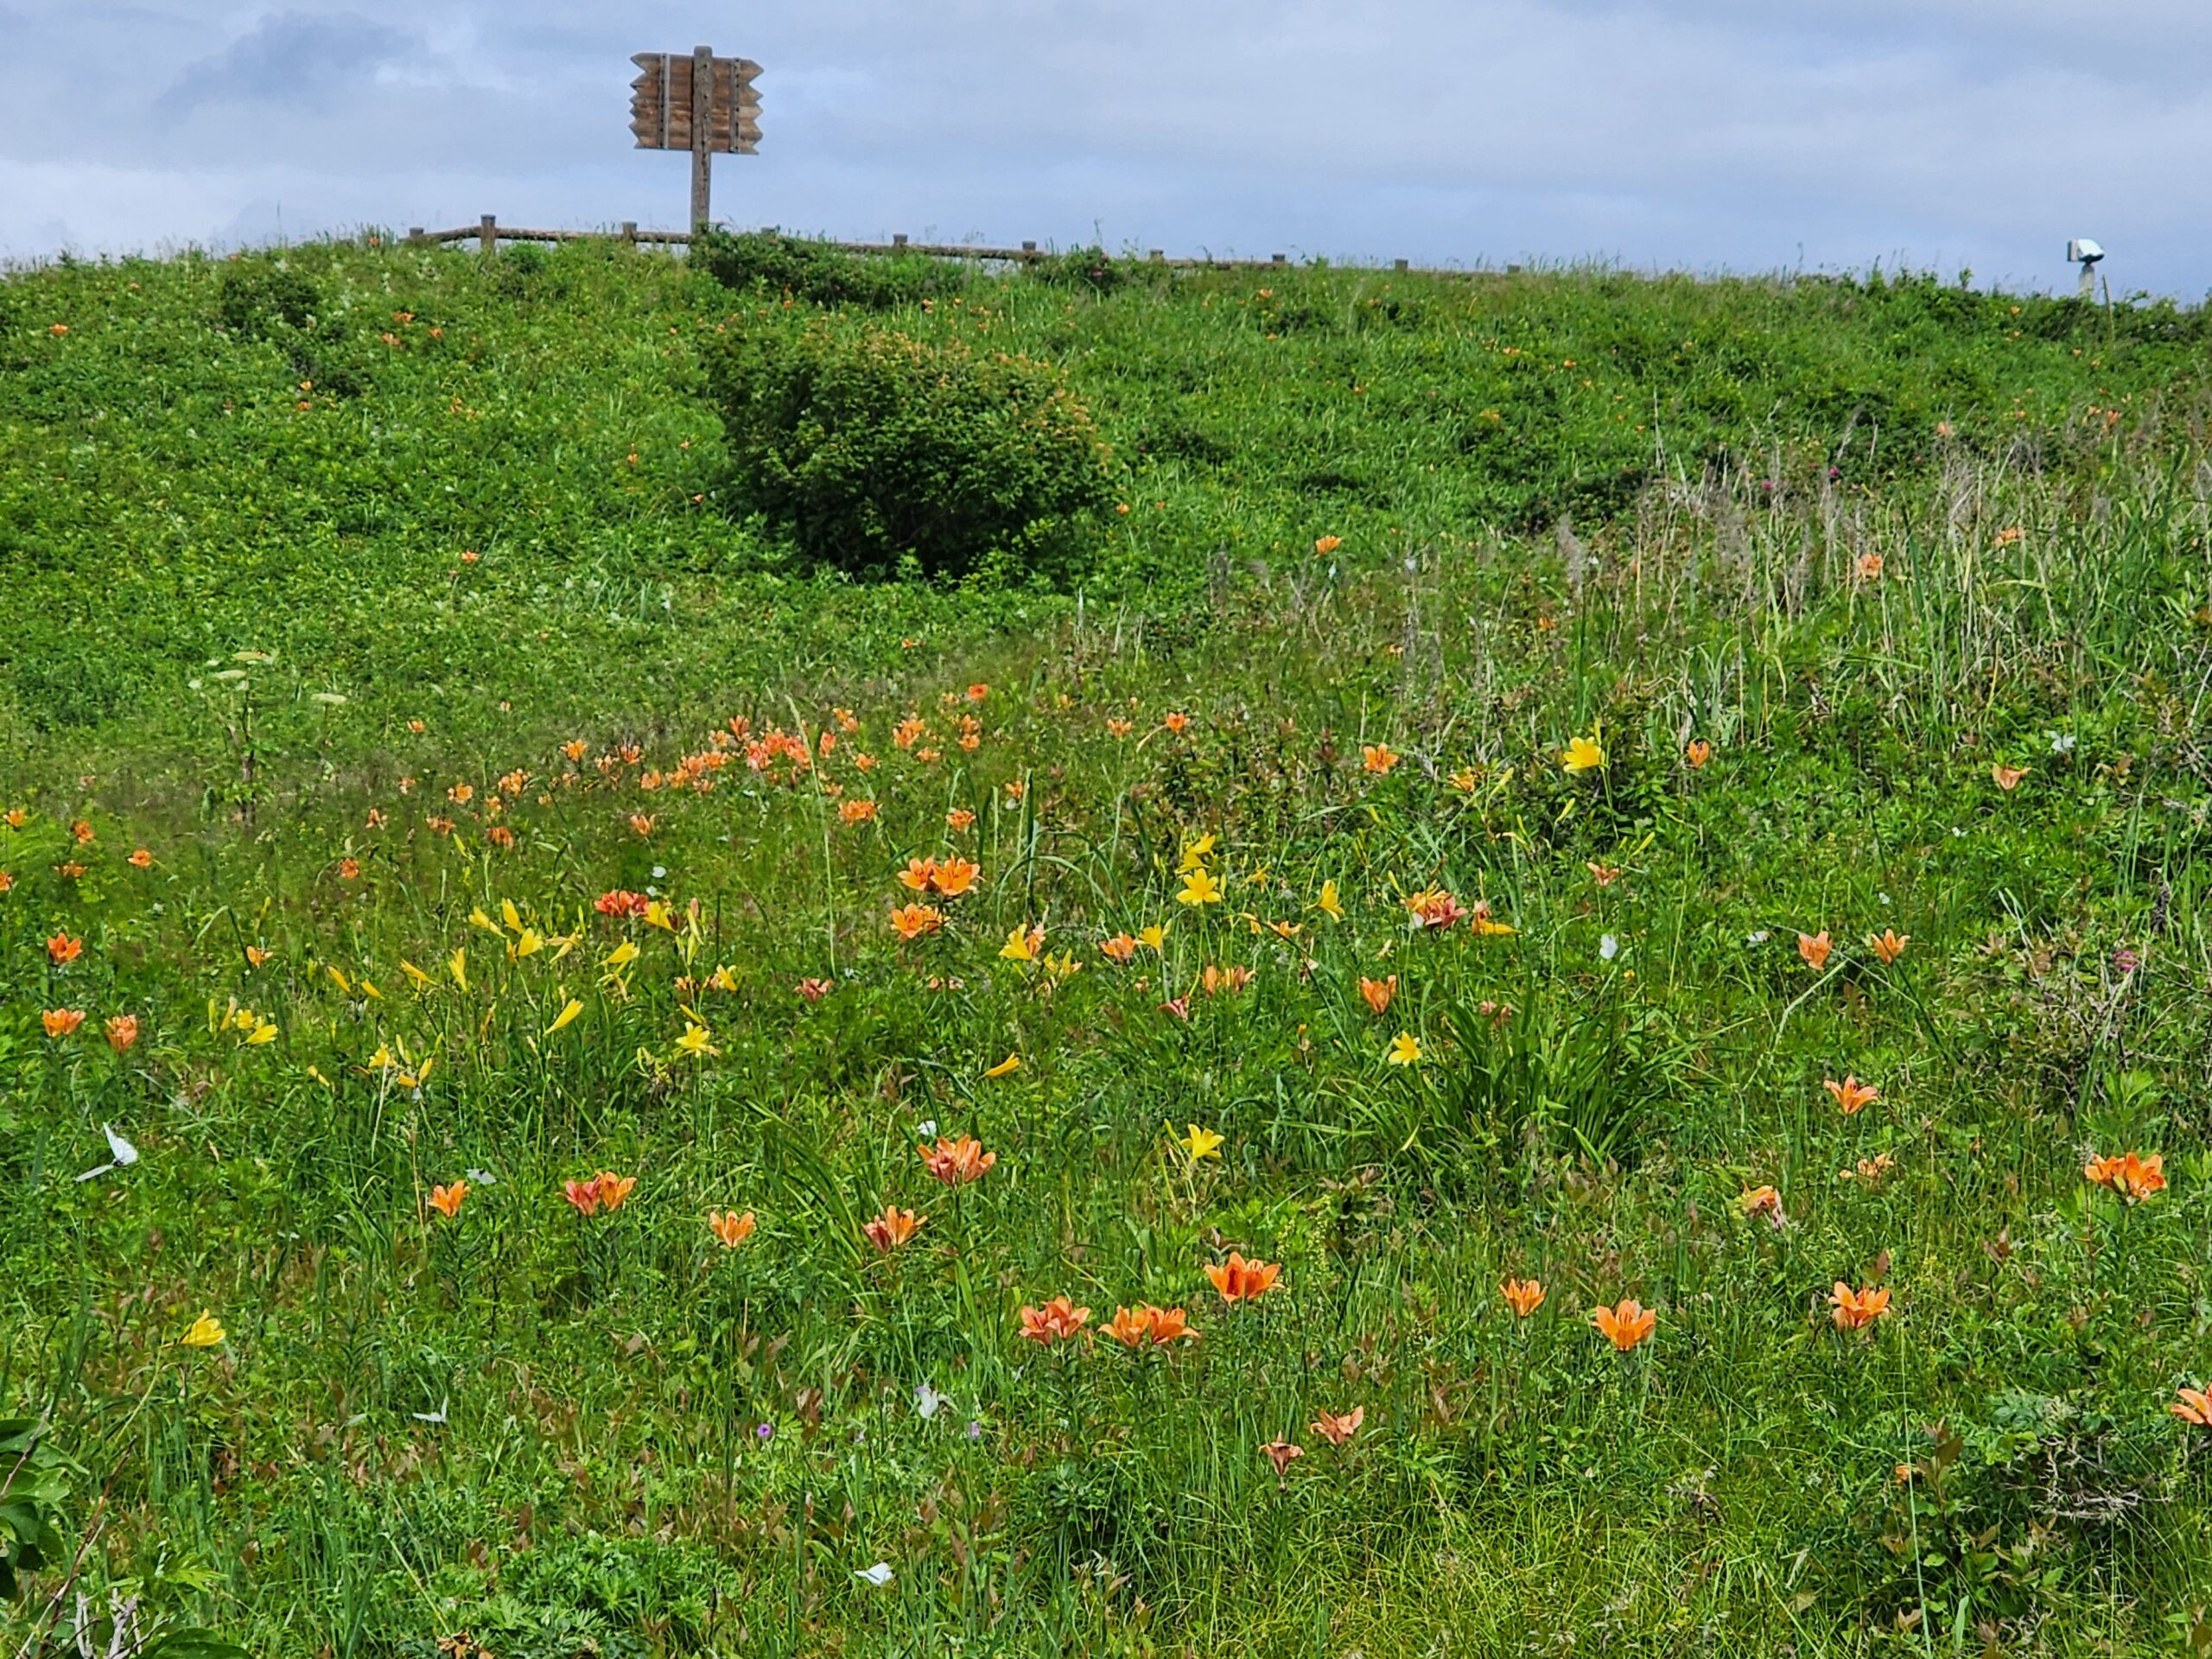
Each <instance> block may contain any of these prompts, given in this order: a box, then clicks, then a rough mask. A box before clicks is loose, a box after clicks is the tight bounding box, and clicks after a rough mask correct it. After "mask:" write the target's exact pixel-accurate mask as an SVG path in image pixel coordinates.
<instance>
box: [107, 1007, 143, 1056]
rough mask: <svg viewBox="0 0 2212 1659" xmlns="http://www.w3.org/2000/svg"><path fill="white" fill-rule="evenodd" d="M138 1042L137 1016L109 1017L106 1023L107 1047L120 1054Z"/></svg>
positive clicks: (116, 1015)
mask: <svg viewBox="0 0 2212 1659" xmlns="http://www.w3.org/2000/svg"><path fill="white" fill-rule="evenodd" d="M137 1040H138V1016H137V1014H113V1015H111V1016H110V1017H109V1019H108V1022H107V1046H109V1047H110V1048H111V1049H113V1050H114V1051H115V1052H117V1053H118V1054H120V1053H122V1052H124V1050H125V1049H127V1048H129V1047H130V1046H131V1044H133V1043H135V1042H137Z"/></svg>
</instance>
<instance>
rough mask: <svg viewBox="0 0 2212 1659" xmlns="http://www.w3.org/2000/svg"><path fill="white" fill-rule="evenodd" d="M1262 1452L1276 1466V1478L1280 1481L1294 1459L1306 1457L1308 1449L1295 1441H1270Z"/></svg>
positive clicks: (1261, 1449)
mask: <svg viewBox="0 0 2212 1659" xmlns="http://www.w3.org/2000/svg"><path fill="white" fill-rule="evenodd" d="M1260 1452H1261V1455H1262V1456H1263V1457H1264V1458H1266V1459H1268V1462H1270V1463H1272V1464H1274V1466H1275V1475H1276V1478H1278V1479H1280V1478H1281V1476H1282V1475H1283V1474H1284V1472H1285V1471H1287V1470H1288V1469H1289V1467H1290V1465H1291V1463H1292V1461H1293V1460H1294V1459H1298V1458H1302V1457H1304V1456H1305V1455H1306V1448H1305V1447H1304V1446H1300V1445H1299V1444H1298V1443H1297V1442H1296V1441H1295V1440H1270V1441H1268V1443H1267V1444H1266V1445H1265V1446H1262V1447H1261V1448H1260Z"/></svg>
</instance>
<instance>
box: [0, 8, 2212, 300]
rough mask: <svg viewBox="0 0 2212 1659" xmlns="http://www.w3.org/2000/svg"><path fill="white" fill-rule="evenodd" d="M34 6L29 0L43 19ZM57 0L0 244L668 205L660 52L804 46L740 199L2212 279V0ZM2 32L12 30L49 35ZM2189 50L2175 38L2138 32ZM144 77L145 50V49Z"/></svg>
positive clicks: (1415, 247) (2034, 278) (993, 223)
mask: <svg viewBox="0 0 2212 1659" xmlns="http://www.w3.org/2000/svg"><path fill="white" fill-rule="evenodd" d="M10 3H12V4H14V5H15V6H16V8H17V10H18V13H19V14H20V13H21V10H22V6H23V4H24V0H10ZM701 16H702V14H701V13H700V12H699V10H697V8H696V6H695V5H692V4H689V3H687V4H683V5H678V4H676V3H674V0H642V3H635V4H631V5H627V6H624V7H620V8H612V7H607V6H606V5H604V4H603V3H599V0H535V3H529V4H524V3H521V0H327V3H326V0H289V3H287V5H286V8H285V9H284V10H282V11H279V12H275V13H272V14H270V15H267V16H258V17H257V16H254V15H252V14H251V13H250V12H249V13H246V14H244V15H240V14H238V13H236V12H233V11H232V10H229V9H228V7H227V5H226V3H223V0H143V3H140V4H138V5H137V6H136V7H134V8H130V9H129V10H125V9H124V7H121V6H117V5H105V6H103V5H102V4H101V3H100V0H91V3H85V0H37V3H35V5H34V8H33V10H31V11H30V13H29V16H28V19H27V20H26V27H25V29H24V30H23V31H22V32H23V34H24V35H25V36H26V37H28V38H29V39H32V40H34V41H37V42H38V43H39V44H40V46H41V48H42V61H43V62H44V63H45V64H47V65H48V66H50V65H52V64H53V63H55V62H64V63H88V62H99V61H104V60H112V59H113V57H115V56H116V55H118V54H119V55H120V56H121V57H122V58H123V59H124V60H125V61H126V62H127V63H128V65H129V67H130V73H129V75H128V77H127V78H128V79H129V80H130V84H131V85H132V86H134V87H135V88H141V89H143V90H139V91H134V92H131V93H130V94H128V95H126V96H124V97H122V98H120V99H114V100H108V99H104V98H101V97H87V96H86V92H85V89H83V88H75V87H71V86H68V85H67V81H66V79H63V80H61V81H60V82H59V83H58V84H57V79H56V77H55V76H54V74H53V73H52V72H51V69H50V67H48V69H45V70H43V71H41V70H37V69H34V68H33V67H30V54H10V59H9V61H8V62H7V63H6V64H4V65H0V201H6V202H10V203H17V204H20V205H21V212H20V213H10V214H9V215H7V217H6V219H4V221H0V251H5V252H8V253H10V254H14V255H17V256H22V255H26V254H35V253H38V252H41V251H45V250H46V247H47V246H48V245H50V238H52V236H53V233H54V230H55V228H56V227H57V226H60V227H65V228H66V232H67V236H68V237H69V238H72V239H74V240H75V241H77V242H78V243H79V245H82V246H86V247H88V248H89V247H100V248H106V247H119V246H128V245H144V244H147V243H150V242H155V241H158V240H160V239H162V238H194V237H197V238H210V237H215V236H218V235H221V234H225V233H229V234H233V235H235V234H238V233H239V232H240V231H241V230H242V229H243V228H244V227H246V226H255V225H261V224H265V223H268V222H270V220H271V219H273V216H274V213H275V208H276V204H278V203H282V204H283V223H284V225H285V227H286V229H287V231H288V232H294V233H297V232H305V231H308V230H311V229H313V228H316V227H319V226H333V227H336V226H350V225H355V224H359V223H362V222H365V221H373V222H379V223H391V224H398V225H404V224H407V223H410V222H412V223H429V222H435V221H443V222H448V223H461V222H466V221H468V220H472V219H474V218H475V217H476V215H477V214H478V213H482V212H485V211H497V212H498V213H499V215H500V217H501V218H503V219H507V220H509V221H510V222H512V223H521V222H524V221H531V222H547V221H550V222H553V223H557V224H570V225H591V224H608V223H612V222H613V221H614V220H617V219H639V220H640V221H644V222H648V223H654V222H670V221H672V220H673V219H676V217H677V215H679V214H680V213H681V212H682V209H683V200H684V168H683V162H682V161H681V159H680V158H678V157H675V156H659V155H654V154H651V153H640V152H636V151H633V150H632V149H630V148H629V141H628V137H627V135H626V131H625V130H624V127H625V121H626V107H625V106H626V97H627V92H626V86H627V81H628V79H629V76H630V74H631V73H632V71H631V68H630V66H629V64H628V62H627V58H628V55H629V54H630V53H632V52H633V51H637V50H639V49H643V48H655V49H674V50H683V49H687V48H689V47H690V46H691V45H692V44H693V43H694V42H695V41H696V40H698V38H699V37H700V35H701V33H702V29H703V30H708V31H709V39H710V40H711V41H712V43H713V44H714V45H715V47H716V48H718V49H721V50H723V51H738V52H742V53H744V54H746V55H747V56H750V57H753V58H756V59H758V60H760V61H761V62H762V63H764V64H766V66H767V73H766V75H764V77H763V78H762V81H761V91H762V92H763V94H764V95H765V99H766V111H765V112H764V119H763V124H764V127H765V129H766V137H765V140H764V143H763V147H762V153H761V154H760V156H757V157H730V158H726V159H725V160H723V161H722V162H720V163H718V165H717V169H716V180H715V189H716V196H715V200H716V206H717V208H718V210H719V211H721V212H722V213H724V214H726V215H727V216H728V217H729V218H731V219H734V220H737V221H741V222H746V223H777V224H783V225H787V226H793V227H797V228H805V229H814V230H823V231H829V232H836V233H840V234H844V235H853V236H878V235H883V234H887V233H888V232H892V231H906V232H909V233H912V234H914V235H917V236H919V235H923V234H926V233H931V232H934V233H936V234H939V235H944V236H948V237H956V238H957V237H963V236H966V235H969V234H974V235H978V236H982V237H984V238H989V239H993V240H1014V239H1019V238H1025V237H1033V238H1038V239H1040V240H1057V241H1059V242H1062V243H1066V242H1070V241H1074V240H1089V239H1090V238H1092V237H1093V236H1094V235H1103V237H1104V238H1105V239H1106V240H1107V241H1108V242H1109V244H1120V243H1124V242H1126V243H1130V244H1134V245H1139V246H1164V247H1169V248H1173V249H1176V250H1179V251H1181V250H1196V249H1198V248H1201V247H1205V248H1211V249H1213V250H1215V251H1226V250H1232V249H1233V250H1236V251H1247V252H1270V251H1275V250H1277V249H1281V250H1282V251H1287V252H1293V253H1306V252H1313V253H1327V254H1331V255H1340V256H1355V257H1357V256H1369V257H1383V258H1388V257H1395V256H1404V257H1410V258H1414V259H1416V260H1424V261H1433V262H1439V263H1442V262H1459V263H1473V262H1475V261H1477V260H1479V259H1489V260H1492V261H1497V262H1503V261H1504V260H1508V259H1519V258H1528V257H1538V258H1553V259H1567V258H1574V257H1591V256H1594V257H1605V258H1611V259H1617V260H1619V261H1622V262H1625V263H1627V264H1631V265H1638V266H1648V265H1669V266H1677V265H1679V266H1689V267H1693V268H1715V267H1727V268H1732V269H1737V270H1770V269H1776V268H1781V267H1788V266H1793V265H1796V264H1798V263H1799V262H1800V260H1801V259H1802V261H1803V262H1804V263H1806V264H1809V265H1813V266H1831V267H1836V266H1840V267H1848V268H1853V269H1863V268H1865V267H1866V265H1867V264H1870V263H1872V262H1874V261H1876V260H1880V261H1882V262H1884V263H1885V264H1897V263H1899V262H1901V261H1902V262H1906V263H1910V264H1915V265H1917V266H1921V267H1923V268H1934V269H1938V270H1943V271H1945V272H1946V273H1947V274H1948V273H1949V272H1952V271H1955V270H1957V269H1959V268H1960V267H1961V266H1968V265H1970V266H1972V267H1973V268H1974V270H1976V271H1977V272H1979V273H1980V275H1981V276H1982V277H1985V278H1989V279H1999V280H2005V281H2009V282H2012V283H2018V284H2022V285H2028V284H2051V283H2063V282H2064V281H2065V280H2066V277H2067V273H2066V271H2065V270H2064V267H2063V264H2062V263H2061V261H2060V259H2059V257H2058V256H2059V252H2060V250H2061V249H2062V248H2063V245H2064V242H2065V239H2066V238H2067V237H2069V235H2076V234H2088V235H2094V236H2096V237H2097V238H2099V239H2100V240H2101V241H2103V242H2104V244H2105V245H2106V246H2107V247H2108V248H2110V249H2111V250H2112V251H2113V257H2112V259H2111V260H2110V262H2109V263H2108V264H2107V270H2109V271H2110V272H2111V274H2112V279H2113V283H2114V285H2115V287H2125V288H2136V287H2142V288H2149V289H2158V290H2162V291H2173V292H2178V293H2183V294H2186V295H2191V296H2194V295H2196V294H2198V293H2201V292H2202V291H2203V290H2204V289H2206V288H2207V287H2208V286H2212V275H2208V259H2207V255H2208V253H2209V252H2212V249H2208V247H2207V245H2206V239H2205V235H2204V232H2202V230H2201V229H2200V228H2199V227H2200V226H2203V225H2205V224H2206V223H2208V222H2212V174H2208V173H2207V172H2206V170H2205V169H2203V168H2202V167H2201V166H2200V165H2198V164H2197V162H2196V158H2197V157H2200V156H2203V155H2204V154H2206V153H2208V151H2212V88H2208V87H2207V86H2204V85H2203V84H2202V78H2201V76H2200V75H2198V74H2197V73H2196V66H2197V65H2199V64H2201V63H2202V61H2203V58H2204V54H2206V53H2207V52H2208V51H2212V8H2208V7H2204V6H2202V4H2201V3H2200V0H2107V3H2106V4H2105V5H2104V6H2103V7H2101V8H2098V9H2088V8H2083V7H2081V6H2079V5H2078V4H2076V3H2074V0H1848V3H1846V0H1793V3H1791V4H1789V5H1788V6H1777V5H1775V4H1774V3H1772V0H1368V3H1367V4H1365V5H1363V6H1360V7H1356V8H1355V7H1347V6H1344V5H1343V4H1342V3H1341V0H1331V3H1323V0H1205V3H1201V4H1191V3H1187V0H938V3H936V4H933V5H928V6H917V5H914V4H912V0H906V3H898V0H787V3H785V4H782V5H779V6H771V7H764V8H758V9H753V10H747V11H745V12H741V13H739V14H737V16H738V17H739V19H740V20H741V25H742V26H741V27H735V26H733V25H731V24H728V23H724V22H721V21H720V20H719V17H718V19H717V21H716V22H715V23H714V24H713V25H712V26H711V28H710V27H709V25H707V24H705V23H702V21H701ZM5 32H6V33H7V34H9V35H11V36H12V35H16V33H17V31H16V29H15V28H14V27H13V25H12V24H10V26H8V27H7V29H6V30H5ZM2146 40H2155V41H2158V42H2159V43H2160V46H2159V49H2158V51H2157V52H2155V53H2146V52H2144V51H2142V50H2141V49H2140V46H2139V43H2140V42H2142V41H2146ZM104 54H105V57H104Z"/></svg>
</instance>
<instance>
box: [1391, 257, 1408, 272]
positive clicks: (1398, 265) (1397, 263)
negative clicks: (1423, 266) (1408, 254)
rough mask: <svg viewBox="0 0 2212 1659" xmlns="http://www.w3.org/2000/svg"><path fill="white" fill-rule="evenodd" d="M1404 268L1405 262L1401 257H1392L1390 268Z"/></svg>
mask: <svg viewBox="0 0 2212 1659" xmlns="http://www.w3.org/2000/svg"><path fill="white" fill-rule="evenodd" d="M1405 268H1406V262H1405V261H1404V260H1402V259H1394V260H1392V261H1391V262H1390V269H1391V270H1404V269H1405Z"/></svg>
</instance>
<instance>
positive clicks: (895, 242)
mask: <svg viewBox="0 0 2212 1659" xmlns="http://www.w3.org/2000/svg"><path fill="white" fill-rule="evenodd" d="M891 245H892V246H893V247H894V248H903V247H905V246H906V232H904V231H893V232H892V233H891Z"/></svg>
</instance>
